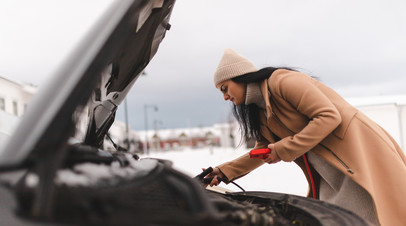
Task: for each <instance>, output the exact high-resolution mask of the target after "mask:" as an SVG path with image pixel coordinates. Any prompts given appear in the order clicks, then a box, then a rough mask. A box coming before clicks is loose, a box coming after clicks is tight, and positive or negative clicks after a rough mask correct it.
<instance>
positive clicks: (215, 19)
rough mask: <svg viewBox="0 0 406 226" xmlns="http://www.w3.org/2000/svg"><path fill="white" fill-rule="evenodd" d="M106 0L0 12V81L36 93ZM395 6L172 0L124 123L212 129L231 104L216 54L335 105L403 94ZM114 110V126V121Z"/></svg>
mask: <svg viewBox="0 0 406 226" xmlns="http://www.w3.org/2000/svg"><path fill="white" fill-rule="evenodd" d="M109 2H111V1H110V0H92V1H90V0H88V1H82V0H80V1H79V0H76V1H75V0H74V1H72V0H69V1H41V0H37V1H29V0H26V1H18V0H6V1H2V2H1V3H0V75H1V76H4V77H8V78H11V79H14V80H17V81H22V82H29V83H33V84H36V85H39V86H41V84H43V83H44V82H45V81H46V80H47V78H48V77H49V76H50V75H52V72H53V71H54V70H55V68H56V66H55V65H59V64H60V63H61V62H63V59H64V58H65V57H66V55H67V54H68V53H69V50H71V49H72V48H73V46H74V45H75V44H76V43H77V42H78V40H80V38H81V37H82V36H83V35H84V34H85V32H86V31H87V30H88V29H89V27H91V25H92V24H93V23H94V21H95V19H96V18H97V16H98V15H100V13H101V12H102V11H103V10H104V9H105V8H106V6H107V5H108V3H109ZM404 12H406V1H404V0H379V1H378V0H358V1H353V0H351V1H350V0H334V1H325V0H261V1H259V0H251V1H246V0H245V1H244V0H201V1H196V0H183V1H182V0H178V1H177V2H176V4H175V7H174V9H173V13H172V17H171V20H170V23H171V25H172V27H171V30H170V31H168V32H167V34H166V37H165V39H164V40H163V42H162V43H161V46H160V48H159V50H158V53H157V54H156V56H155V57H154V58H153V60H152V61H151V63H150V64H149V65H148V66H147V68H146V70H145V71H146V73H147V76H142V77H140V78H139V79H138V81H137V82H136V83H135V85H134V87H133V89H132V91H131V92H130V93H129V96H128V97H127V101H128V109H129V123H130V125H131V127H132V128H133V129H141V130H142V129H144V128H145V121H144V105H145V104H148V105H156V106H157V107H158V111H156V112H154V111H153V109H152V108H148V117H149V123H148V124H149V128H150V129H151V128H153V127H154V126H153V124H154V123H153V121H155V122H158V123H157V126H158V127H159V128H177V127H195V126H211V125H212V124H214V123H220V122H225V121H227V119H228V117H229V110H230V109H231V105H230V104H229V103H228V102H225V101H224V100H223V99H222V95H221V93H220V92H219V91H217V90H216V89H215V88H214V85H213V78H212V77H213V73H214V71H215V69H216V67H217V64H218V61H219V60H220V58H221V55H222V53H223V50H224V49H225V48H232V49H234V50H235V51H237V52H239V53H240V54H242V55H244V56H245V57H247V58H248V59H250V61H251V62H252V63H254V65H256V66H257V67H258V68H262V67H266V66H289V67H294V68H297V69H299V70H301V71H303V72H305V73H308V74H310V75H313V76H316V77H318V78H319V79H320V80H321V81H323V82H324V83H326V84H327V85H329V86H330V87H332V88H334V89H335V90H336V91H338V92H339V93H340V94H341V95H343V96H344V97H355V96H375V95H390V94H405V93H406V91H405V87H406V72H405V71H404V66H405V63H406V14H405V13H404ZM123 116H124V113H123V107H120V108H119V111H118V113H117V117H118V118H119V119H120V120H123V118H124V117H123Z"/></svg>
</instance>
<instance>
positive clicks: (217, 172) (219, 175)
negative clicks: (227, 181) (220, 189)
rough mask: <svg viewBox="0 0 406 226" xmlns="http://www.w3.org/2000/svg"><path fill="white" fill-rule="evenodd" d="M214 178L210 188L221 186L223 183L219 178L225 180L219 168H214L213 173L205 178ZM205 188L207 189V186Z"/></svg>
mask: <svg viewBox="0 0 406 226" xmlns="http://www.w3.org/2000/svg"><path fill="white" fill-rule="evenodd" d="M202 170H203V171H204V170H205V169H202ZM212 177H213V179H212V180H211V182H210V187H213V186H217V185H219V184H220V182H221V181H219V179H218V178H224V175H223V173H222V172H221V171H220V169H219V168H217V167H215V168H213V171H212V172H211V173H209V174H207V176H205V178H212ZM205 187H207V185H206V186H205Z"/></svg>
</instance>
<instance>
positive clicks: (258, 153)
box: [250, 148, 271, 159]
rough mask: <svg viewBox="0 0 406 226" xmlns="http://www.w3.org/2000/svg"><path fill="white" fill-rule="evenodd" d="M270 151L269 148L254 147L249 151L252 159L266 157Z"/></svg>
mask: <svg viewBox="0 0 406 226" xmlns="http://www.w3.org/2000/svg"><path fill="white" fill-rule="evenodd" d="M269 153H271V149H269V148H261V149H254V150H251V151H250V158H252V159H266V158H268V156H269Z"/></svg>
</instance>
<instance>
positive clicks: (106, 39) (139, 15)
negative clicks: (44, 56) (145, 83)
mask: <svg viewBox="0 0 406 226" xmlns="http://www.w3.org/2000/svg"><path fill="white" fill-rule="evenodd" d="M174 2H175V1H174V0H117V1H114V2H112V3H111V5H110V7H109V8H108V9H107V10H106V11H105V12H104V14H103V15H102V17H101V18H100V20H98V22H97V23H96V24H95V26H94V27H93V28H92V29H91V30H90V31H89V32H88V34H87V35H86V37H85V38H84V39H83V40H82V41H81V43H80V44H79V45H78V46H77V48H76V49H75V51H74V52H73V53H72V54H71V55H70V57H69V58H68V60H66V61H65V63H64V64H63V65H62V66H61V67H60V68H59V70H58V71H57V72H56V73H55V74H54V75H53V76H52V80H51V81H49V83H48V84H46V85H45V86H43V87H41V89H40V91H39V93H38V94H37V95H36V96H35V97H34V99H33V101H32V102H31V103H30V107H29V108H28V111H27V113H26V114H25V116H24V117H23V119H22V121H21V122H20V124H19V126H18V127H17V129H16V130H15V132H14V134H13V135H12V136H11V138H10V140H9V142H8V143H7V145H5V147H4V149H3V150H2V151H1V152H0V169H2V170H7V169H13V168H20V167H25V166H27V165H30V164H33V163H34V162H35V164H36V165H37V164H38V161H40V162H44V163H46V162H47V161H58V159H61V158H63V155H64V150H65V149H66V147H67V146H68V140H69V139H70V138H71V137H72V136H74V135H75V133H77V132H78V131H77V130H78V127H79V126H78V124H79V119H80V117H78V115H80V114H81V115H85V117H87V116H88V117H87V120H86V121H87V124H86V127H87V130H86V132H85V136H84V138H83V140H82V141H81V142H82V143H84V144H86V145H89V146H92V147H96V148H97V147H100V146H101V145H102V144H103V139H104V136H105V135H106V133H107V131H108V130H109V128H110V126H111V124H112V123H113V122H114V117H115V112H116V110H117V107H118V105H119V104H120V103H121V102H122V101H123V100H124V98H125V96H126V95H127V93H128V92H129V90H130V88H131V87H132V85H133V84H134V82H135V81H136V80H137V78H138V77H139V76H140V74H141V73H142V71H143V70H144V68H145V67H146V66H147V64H148V63H149V61H150V60H151V58H152V57H153V56H154V54H155V53H156V51H157V49H158V46H159V44H160V43H161V41H162V39H163V38H164V36H165V32H166V30H168V29H169V28H170V25H169V23H168V22H169V18H170V15H171V11H172V8H173V5H174ZM84 112H88V113H84ZM38 165H40V164H38ZM45 165H46V164H45Z"/></svg>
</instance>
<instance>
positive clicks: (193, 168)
mask: <svg viewBox="0 0 406 226" xmlns="http://www.w3.org/2000/svg"><path fill="white" fill-rule="evenodd" d="M248 151H249V150H247V149H244V148H238V149H232V148H212V149H210V148H204V149H184V150H175V151H162V152H154V151H153V152H151V153H150V154H149V155H145V154H144V155H140V157H141V158H146V157H153V158H161V159H167V160H171V161H172V162H173V167H174V168H175V169H177V170H179V171H181V172H183V173H185V174H186V175H189V176H191V177H194V176H196V175H197V174H199V173H200V172H201V171H202V168H207V167H209V166H212V167H214V166H217V165H219V164H221V163H223V162H227V161H230V160H232V159H235V158H237V157H239V156H240V155H242V154H243V153H245V152H248ZM235 182H236V183H237V184H238V185H240V186H241V187H242V188H244V189H245V190H246V191H270V192H281V193H288V194H294V195H300V196H306V194H307V186H308V185H307V182H306V178H305V176H304V175H303V173H302V171H301V169H300V168H299V167H298V166H297V165H296V164H295V163H293V162H291V163H286V162H282V161H281V162H279V163H276V164H271V165H269V164H264V165H262V166H261V167H259V168H257V169H256V170H254V171H253V172H251V173H250V174H248V175H246V176H244V177H242V178H240V179H238V180H236V181H235ZM219 186H220V187H222V188H226V189H229V190H232V191H241V190H240V189H239V188H238V187H236V186H235V185H233V184H231V183H230V184H228V185H226V184H224V183H221V184H220V185H219Z"/></svg>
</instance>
